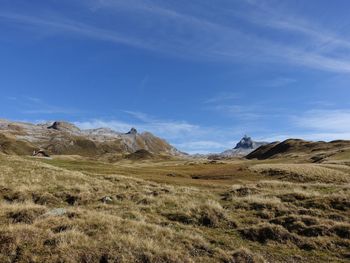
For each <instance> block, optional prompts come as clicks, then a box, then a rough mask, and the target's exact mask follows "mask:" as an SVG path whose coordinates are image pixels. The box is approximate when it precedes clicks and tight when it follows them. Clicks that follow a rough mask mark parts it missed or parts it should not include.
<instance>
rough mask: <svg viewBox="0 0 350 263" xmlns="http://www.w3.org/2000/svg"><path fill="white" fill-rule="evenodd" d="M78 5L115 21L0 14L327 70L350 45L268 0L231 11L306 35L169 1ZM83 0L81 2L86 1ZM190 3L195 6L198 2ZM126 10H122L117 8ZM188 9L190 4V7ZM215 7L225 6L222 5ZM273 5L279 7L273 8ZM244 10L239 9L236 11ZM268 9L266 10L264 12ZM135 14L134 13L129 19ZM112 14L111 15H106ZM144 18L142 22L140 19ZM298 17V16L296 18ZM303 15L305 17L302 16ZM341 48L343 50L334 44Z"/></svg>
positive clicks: (156, 47)
mask: <svg viewBox="0 0 350 263" xmlns="http://www.w3.org/2000/svg"><path fill="white" fill-rule="evenodd" d="M75 2H77V3H79V4H80V5H81V8H85V9H87V10H90V12H91V16H94V17H95V18H96V19H97V20H98V18H99V17H101V16H102V15H103V14H105V12H107V11H108V14H109V15H110V14H111V12H115V13H117V14H118V16H115V17H118V19H120V20H118V23H112V25H113V26H106V25H105V24H104V25H103V26H102V25H101V24H99V23H97V22H96V21H97V20H94V21H95V22H94V26H92V25H91V24H90V23H89V22H86V21H84V20H83V19H80V20H79V19H78V20H73V19H70V18H67V17H64V16H62V15H56V16H52V15H50V17H48V16H44V15H43V16H38V14H35V13H33V14H25V15H23V14H19V13H13V12H12V13H11V12H8V13H6V12H5V11H2V12H1V13H0V18H1V19H7V20H11V21H16V22H20V23H24V24H30V25H32V26H36V27H41V28H44V29H46V30H55V31H57V32H56V33H61V34H63V33H68V34H70V35H72V36H77V35H79V36H84V37H89V38H93V39H98V40H101V41H110V42H114V43H117V44H124V45H128V46H132V47H136V48H142V49H148V50H151V51H154V52H163V53H167V54H169V55H176V56H180V57H182V58H191V59H193V58H197V59H210V60H218V61H225V62H237V61H240V62H244V63H248V62H259V63H265V62H268V63H271V62H275V63H283V64H285V63H289V64H293V65H299V66H304V67H308V68H313V69H317V70H324V71H330V72H341V73H349V72H350V62H349V61H350V60H349V57H348V56H346V54H347V53H348V51H349V49H350V44H349V41H348V40H347V39H345V38H341V37H339V36H338V34H336V33H334V32H328V31H326V30H323V29H322V28H323V26H322V25H321V26H310V23H309V21H307V20H306V19H304V18H303V17H300V16H299V17H298V16H294V17H290V16H288V15H287V14H286V15H285V14H283V13H281V14H280V15H279V16H277V15H275V14H276V13H280V12H276V10H275V9H274V8H273V7H272V5H271V4H270V3H269V2H264V4H257V3H259V2H255V1H249V3H250V4H251V5H252V9H253V11H252V12H247V13H245V12H240V15H239V14H238V13H237V12H236V13H234V15H235V16H237V17H239V18H243V20H246V21H247V22H249V23H251V22H253V23H254V24H255V25H256V27H265V28H270V29H271V30H281V31H287V32H297V33H298V34H303V35H305V36H306V37H304V38H303V39H298V38H296V40H299V41H292V42H284V43H282V42H278V41H276V40H275V39H272V38H267V37H261V36H260V35H259V34H254V33H253V32H249V31H247V30H244V29H242V28H241V27H238V26H237V25H235V24H233V25H232V24H230V23H223V22H218V21H217V20H215V19H212V18H208V17H204V16H199V15H198V12H197V14H194V13H193V12H192V13H191V10H186V11H185V10H179V9H178V8H174V6H173V5H169V4H168V5H167V6H165V5H164V4H162V2H160V1H154V0H153V1H145V0H137V1H135V0H134V1H111V0H106V1H86V2H85V1H75ZM86 3H87V4H86ZM193 5H195V6H197V7H198V8H203V7H201V5H200V3H199V2H194V3H193ZM124 11H125V12H126V14H122V12H124ZM192 11H193V10H192ZM221 11H225V10H224V9H223V10H221ZM277 11H280V10H279V9H278V10H277ZM242 13H244V14H245V15H243V16H242V15H241V14H242ZM270 14H272V15H271V16H270ZM132 17H136V18H135V19H131V18H132ZM112 18H113V17H112V16H111V19H112ZM144 21H147V23H144ZM300 21H302V22H300ZM303 21H305V22H303ZM120 23H122V24H123V23H125V24H130V25H133V27H134V28H135V29H136V30H135V32H128V31H125V30H121V28H119V27H118V26H117V25H118V24H120ZM315 43H318V44H319V45H321V46H323V47H324V46H327V47H328V51H329V47H332V52H324V48H319V47H318V48H314V47H315ZM340 48H342V49H343V52H341V53H339V52H340V51H339V52H338V50H339V49H340ZM345 51H347V52H345Z"/></svg>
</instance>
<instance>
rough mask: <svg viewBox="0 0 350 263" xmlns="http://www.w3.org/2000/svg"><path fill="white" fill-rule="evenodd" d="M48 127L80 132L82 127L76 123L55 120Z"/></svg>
mask: <svg viewBox="0 0 350 263" xmlns="http://www.w3.org/2000/svg"><path fill="white" fill-rule="evenodd" d="M47 128H48V129H52V130H57V131H66V132H72V133H76V132H79V131H80V129H79V128H78V127H76V126H75V125H74V124H71V123H69V122H65V121H55V122H54V123H53V124H52V125H50V126H48V127H47Z"/></svg>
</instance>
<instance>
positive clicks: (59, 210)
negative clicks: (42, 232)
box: [43, 208, 67, 216]
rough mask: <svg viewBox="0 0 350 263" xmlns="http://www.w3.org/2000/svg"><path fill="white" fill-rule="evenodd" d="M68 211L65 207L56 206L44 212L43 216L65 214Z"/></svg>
mask: <svg viewBox="0 0 350 263" xmlns="http://www.w3.org/2000/svg"><path fill="white" fill-rule="evenodd" d="M66 213H67V210H66V209H64V208H55V209H52V210H50V211H48V212H46V213H45V214H43V216H63V215H65V214H66Z"/></svg>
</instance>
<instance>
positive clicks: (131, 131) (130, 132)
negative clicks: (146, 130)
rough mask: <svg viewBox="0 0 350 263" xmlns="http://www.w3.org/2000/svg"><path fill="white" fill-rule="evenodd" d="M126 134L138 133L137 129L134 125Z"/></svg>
mask: <svg viewBox="0 0 350 263" xmlns="http://www.w3.org/2000/svg"><path fill="white" fill-rule="evenodd" d="M126 134H137V130H136V129H135V128H134V127H133V128H131V129H130V131H128V132H127V133H126Z"/></svg>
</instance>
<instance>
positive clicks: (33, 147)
mask: <svg viewBox="0 0 350 263" xmlns="http://www.w3.org/2000/svg"><path fill="white" fill-rule="evenodd" d="M38 150H44V151H45V152H47V153H48V154H50V155H51V154H54V155H65V154H68V155H81V156H101V155H104V154H114V153H115V154H131V153H135V152H137V151H139V150H145V151H147V152H149V153H150V154H155V155H171V156H180V155H183V153H181V152H180V151H178V150H177V149H176V148H175V147H173V146H171V145H170V144H169V143H168V142H166V141H165V140H163V139H161V138H159V137H156V136H154V135H153V134H151V133H150V132H142V133H138V132H137V130H136V129H135V128H131V129H130V131H129V132H127V133H121V132H117V131H114V130H111V129H109V128H98V129H90V130H80V129H79V128H78V127H76V126H75V125H74V124H71V123H68V122H64V121H55V122H53V123H42V124H31V123H23V122H11V121H7V120H0V152H3V153H7V154H19V155H31V154H32V153H33V152H34V151H38Z"/></svg>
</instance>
